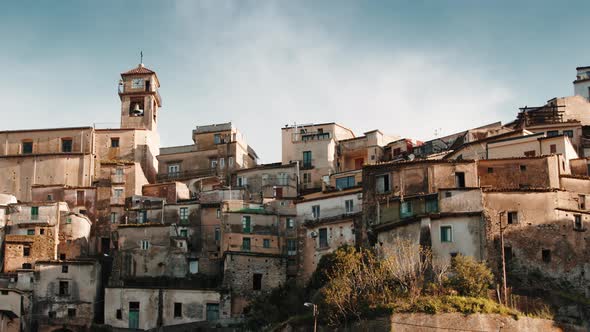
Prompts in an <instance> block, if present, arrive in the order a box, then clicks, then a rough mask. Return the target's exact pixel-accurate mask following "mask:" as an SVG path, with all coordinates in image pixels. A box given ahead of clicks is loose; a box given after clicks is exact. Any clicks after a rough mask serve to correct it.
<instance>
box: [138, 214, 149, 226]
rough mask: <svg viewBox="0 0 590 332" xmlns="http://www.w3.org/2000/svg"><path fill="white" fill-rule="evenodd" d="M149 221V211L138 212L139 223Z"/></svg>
mask: <svg viewBox="0 0 590 332" xmlns="http://www.w3.org/2000/svg"><path fill="white" fill-rule="evenodd" d="M146 221H147V211H137V223H139V224H143V223H144V222H146Z"/></svg>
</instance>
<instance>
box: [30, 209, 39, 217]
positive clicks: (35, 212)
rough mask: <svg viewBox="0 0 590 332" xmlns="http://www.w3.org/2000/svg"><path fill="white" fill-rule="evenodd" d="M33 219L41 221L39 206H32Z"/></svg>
mask: <svg viewBox="0 0 590 332" xmlns="http://www.w3.org/2000/svg"><path fill="white" fill-rule="evenodd" d="M31 219H32V220H37V219H39V207H38V206H31Z"/></svg>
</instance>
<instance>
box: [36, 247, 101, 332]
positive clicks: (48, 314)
mask: <svg viewBox="0 0 590 332" xmlns="http://www.w3.org/2000/svg"><path fill="white" fill-rule="evenodd" d="M101 287H103V285H102V283H101V269H100V264H98V262H97V261H95V260H91V259H83V260H65V261H63V260H60V261H40V262H37V264H36V265H35V282H34V288H33V303H34V304H33V315H34V317H35V319H34V320H33V324H34V326H35V328H36V329H37V331H54V330H55V329H56V328H58V327H61V328H68V329H70V330H72V331H87V330H88V329H89V328H90V325H91V324H92V323H93V322H95V316H96V314H97V313H98V312H101V311H102V302H103V301H102V300H103V299H102V297H101V292H100V289H101Z"/></svg>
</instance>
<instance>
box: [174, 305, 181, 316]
mask: <svg viewBox="0 0 590 332" xmlns="http://www.w3.org/2000/svg"><path fill="white" fill-rule="evenodd" d="M174 317H182V303H178V302H174Z"/></svg>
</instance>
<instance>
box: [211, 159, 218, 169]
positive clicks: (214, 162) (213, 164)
mask: <svg viewBox="0 0 590 332" xmlns="http://www.w3.org/2000/svg"><path fill="white" fill-rule="evenodd" d="M211 168H217V160H216V159H211Z"/></svg>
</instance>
